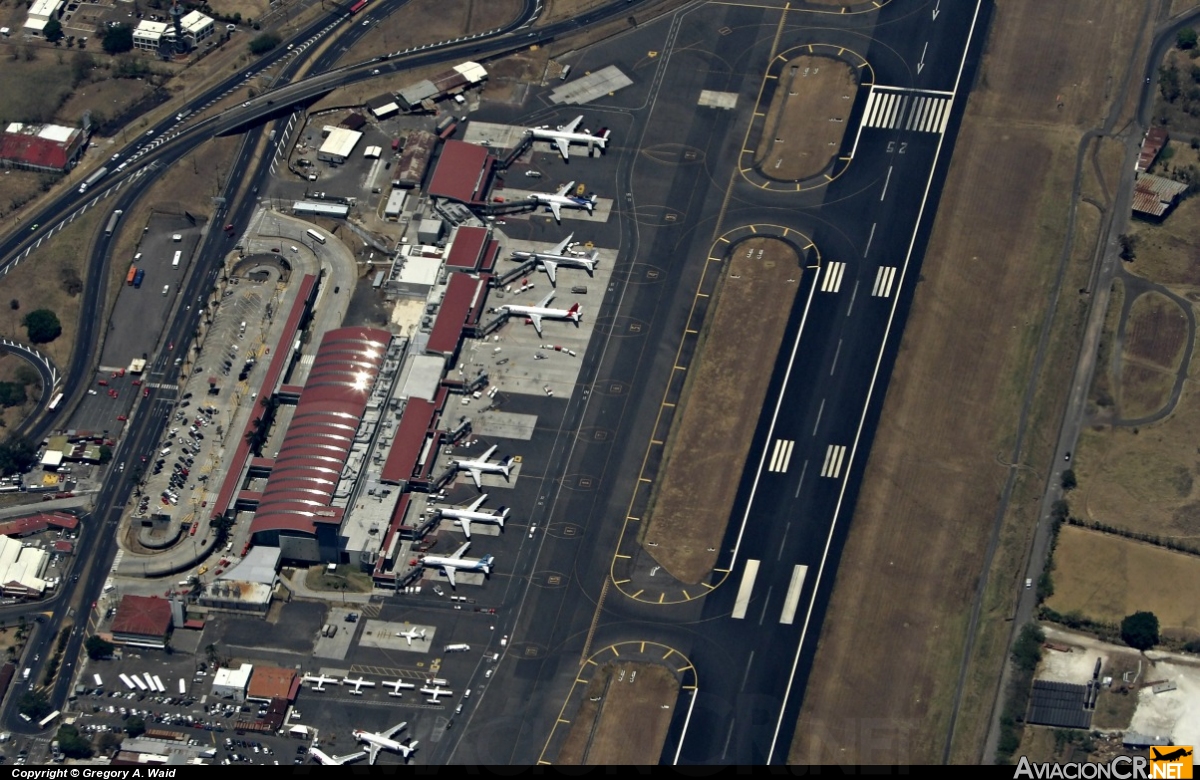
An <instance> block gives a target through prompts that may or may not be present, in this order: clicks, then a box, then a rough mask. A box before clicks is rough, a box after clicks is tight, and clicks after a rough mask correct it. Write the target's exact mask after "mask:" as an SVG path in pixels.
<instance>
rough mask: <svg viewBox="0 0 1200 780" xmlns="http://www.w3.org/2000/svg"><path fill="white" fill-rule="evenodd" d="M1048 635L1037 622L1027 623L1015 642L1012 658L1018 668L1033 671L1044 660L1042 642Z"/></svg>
mask: <svg viewBox="0 0 1200 780" xmlns="http://www.w3.org/2000/svg"><path fill="white" fill-rule="evenodd" d="M1044 641H1046V635H1045V633H1043V632H1042V629H1041V628H1040V627H1039V626H1038V624H1037V623H1027V624H1025V626H1024V627H1023V628H1022V629H1021V633H1020V634H1018V635H1017V641H1015V642H1013V649H1012V658H1013V663H1014V664H1016V666H1017V668H1018V669H1021V670H1022V671H1026V672H1032V671H1033V670H1034V669H1036V668H1037V665H1038V662H1039V661H1041V660H1042V642H1044Z"/></svg>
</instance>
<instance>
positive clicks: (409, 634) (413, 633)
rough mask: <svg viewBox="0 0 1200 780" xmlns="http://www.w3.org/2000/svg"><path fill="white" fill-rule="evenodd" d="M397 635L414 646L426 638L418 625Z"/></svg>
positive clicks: (398, 632)
mask: <svg viewBox="0 0 1200 780" xmlns="http://www.w3.org/2000/svg"><path fill="white" fill-rule="evenodd" d="M484 498H487V496H484ZM396 636H402V637H404V638H405V639H407V640H408V646H409V647H412V641H413V640H414V639H424V638H425V629H423V628H422V629H421V630H419V631H418V630H417V627H416V626H413V627H412V628H410V629H408V630H407V631H397V632H396ZM409 687H410V688H411V687H412V686H411V685H410V686H409Z"/></svg>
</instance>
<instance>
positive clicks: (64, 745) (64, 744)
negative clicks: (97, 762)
mask: <svg viewBox="0 0 1200 780" xmlns="http://www.w3.org/2000/svg"><path fill="white" fill-rule="evenodd" d="M57 739H58V748H59V750H61V751H62V752H63V755H65V756H66V757H67V758H91V755H92V741H91V740H90V739H88V738H87V737H85V736H83V735H82V734H80V733H79V729H77V728H75V727H74V726H70V725H63V726H59V727H58V735H57Z"/></svg>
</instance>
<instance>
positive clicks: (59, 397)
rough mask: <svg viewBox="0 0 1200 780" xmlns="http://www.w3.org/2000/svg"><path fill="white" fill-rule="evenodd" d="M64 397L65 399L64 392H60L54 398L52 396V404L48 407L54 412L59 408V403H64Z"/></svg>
mask: <svg viewBox="0 0 1200 780" xmlns="http://www.w3.org/2000/svg"><path fill="white" fill-rule="evenodd" d="M62 399H63V394H62V393H59V394H58V395H56V396H54V397H53V398H51V399H50V406H49V407H47V408H49V409H50V411H52V412H53V411H54V410H55V409H57V408H58V405H59V404H60V403H62Z"/></svg>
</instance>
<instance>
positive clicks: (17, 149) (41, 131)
mask: <svg viewBox="0 0 1200 780" xmlns="http://www.w3.org/2000/svg"><path fill="white" fill-rule="evenodd" d="M84 140H85V138H84V134H83V131H82V130H79V129H78V128H74V127H66V126H63V125H27V124H22V123H21V122H11V123H9V124H8V126H6V127H5V128H4V132H3V133H0V163H3V164H4V165H5V166H7V167H10V168H26V169H28V170H34V171H53V172H59V171H66V170H69V169H70V168H72V167H73V166H74V165H75V161H76V160H77V159H78V158H79V156H80V155H81V154H82V153H83V147H84Z"/></svg>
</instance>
